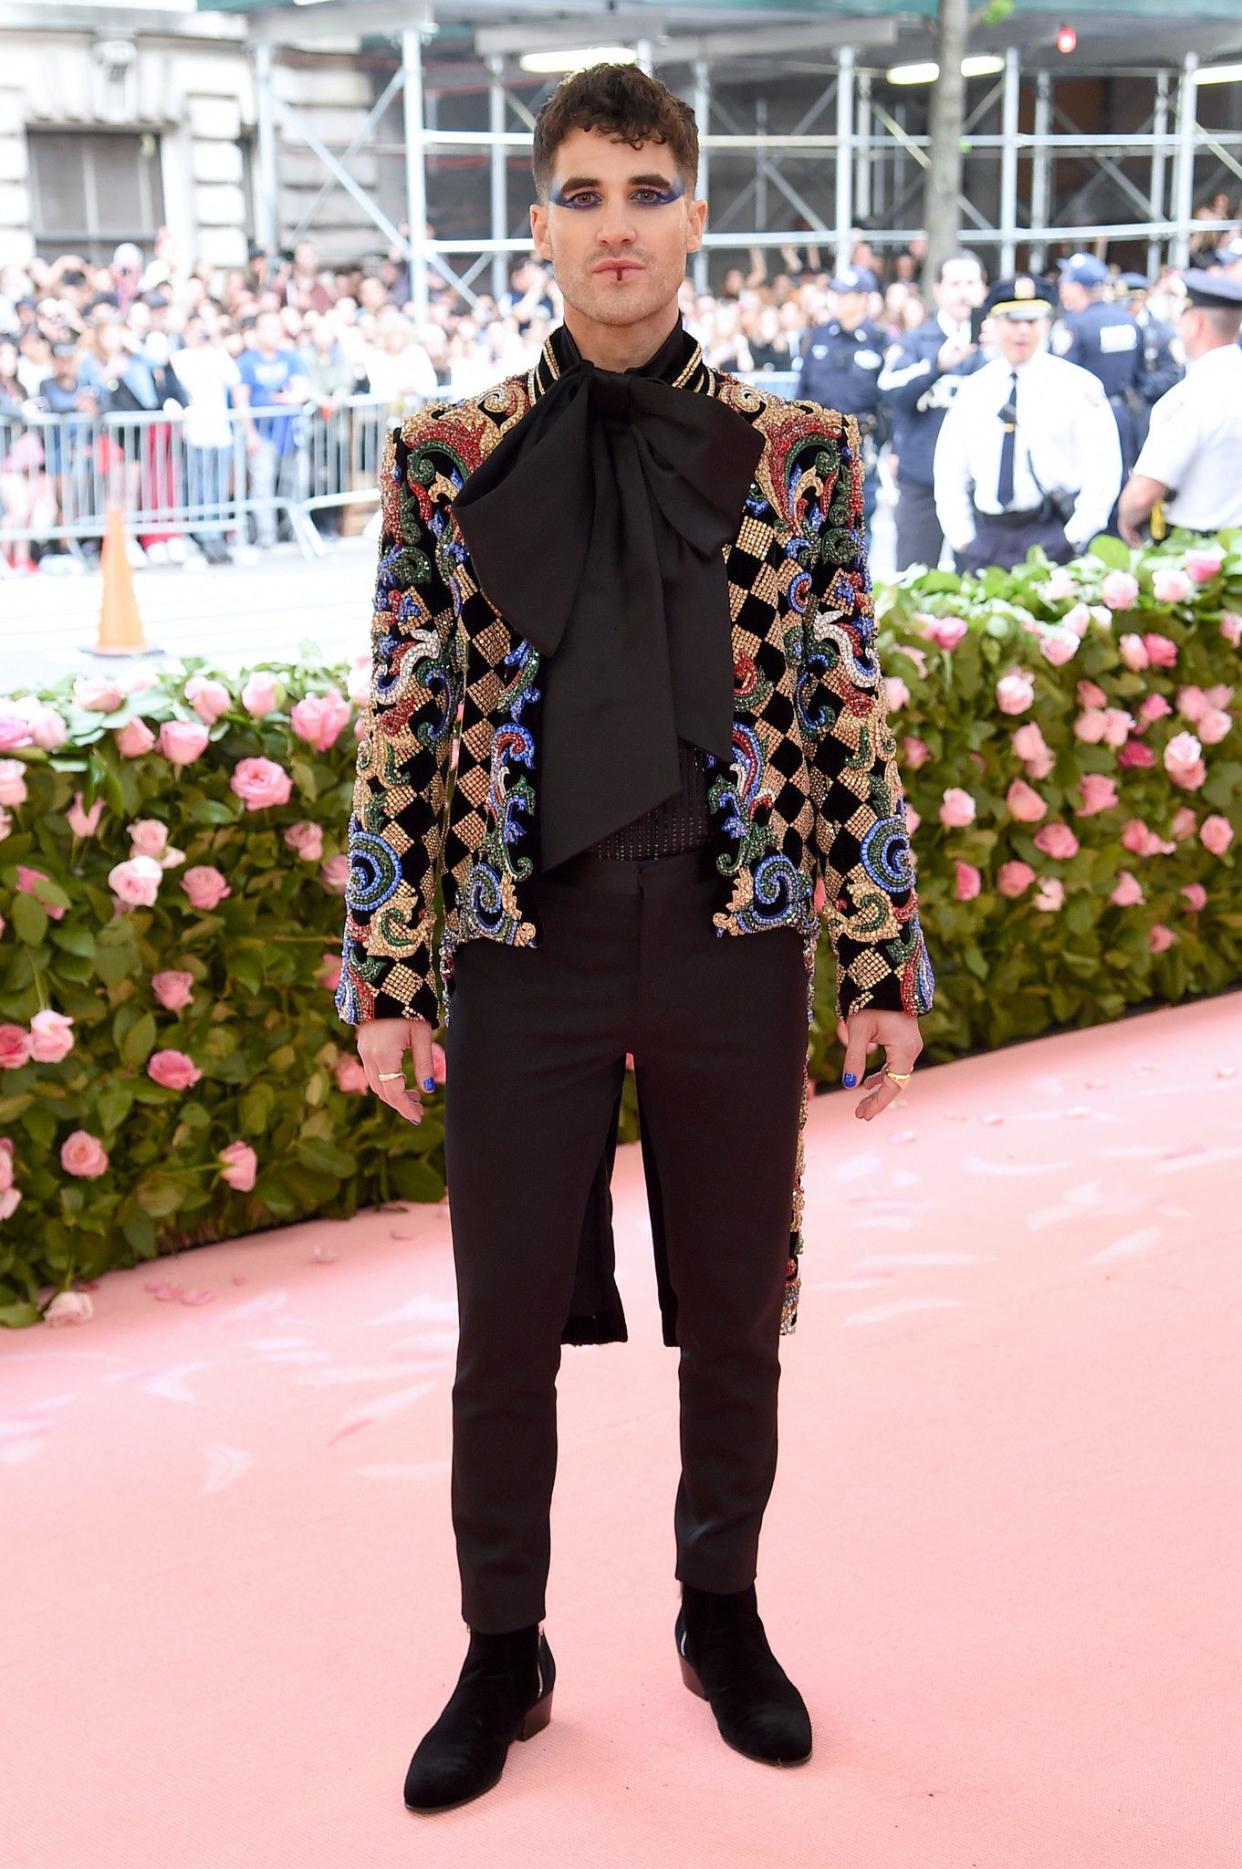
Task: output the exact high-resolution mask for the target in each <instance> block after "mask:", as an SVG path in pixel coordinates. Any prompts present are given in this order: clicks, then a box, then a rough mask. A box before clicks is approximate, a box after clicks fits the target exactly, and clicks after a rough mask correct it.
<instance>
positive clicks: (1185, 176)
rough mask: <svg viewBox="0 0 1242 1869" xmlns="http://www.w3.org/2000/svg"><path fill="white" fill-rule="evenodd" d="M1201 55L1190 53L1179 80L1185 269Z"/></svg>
mask: <svg viewBox="0 0 1242 1869" xmlns="http://www.w3.org/2000/svg"><path fill="white" fill-rule="evenodd" d="M1198 69H1199V55H1198V53H1197V52H1187V54H1186V56H1185V58H1184V60H1183V61H1182V69H1181V75H1180V76H1179V78H1178V81H1177V166H1176V168H1175V170H1174V173H1173V197H1174V199H1173V219H1174V220H1175V221H1176V223H1177V232H1176V234H1175V235H1174V236H1173V264H1174V265H1175V266H1185V265H1186V263H1187V261H1188V260H1189V258H1190V225H1191V221H1192V219H1193V217H1194V209H1195V90H1196V85H1195V73H1196V72H1197V71H1198Z"/></svg>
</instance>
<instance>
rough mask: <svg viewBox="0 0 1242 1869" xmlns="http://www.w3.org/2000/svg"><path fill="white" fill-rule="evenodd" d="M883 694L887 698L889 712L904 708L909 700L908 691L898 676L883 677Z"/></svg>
mask: <svg viewBox="0 0 1242 1869" xmlns="http://www.w3.org/2000/svg"><path fill="white" fill-rule="evenodd" d="M884 692H885V695H886V696H887V697H888V705H889V708H890V710H896V709H897V708H899V707H904V706H905V705H906V703H907V702H908V701H909V699H910V690H909V689H908V688H907V687H906V684H905V682H904V681H903V680H902V679H901V676H900V675H886V676H885V677H884Z"/></svg>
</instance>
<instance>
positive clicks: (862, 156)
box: [854, 71, 874, 223]
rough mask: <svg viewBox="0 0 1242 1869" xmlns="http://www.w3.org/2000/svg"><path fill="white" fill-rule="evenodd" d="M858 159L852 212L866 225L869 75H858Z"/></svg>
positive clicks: (869, 159)
mask: <svg viewBox="0 0 1242 1869" xmlns="http://www.w3.org/2000/svg"><path fill="white" fill-rule="evenodd" d="M857 146H858V159H857V161H856V163H855V165H854V212H855V214H856V215H857V216H858V218H859V220H860V221H862V222H863V223H866V222H867V221H869V220H870V219H871V164H872V161H873V160H874V158H873V156H872V153H871V73H870V72H869V71H861V72H859V74H858V138H857Z"/></svg>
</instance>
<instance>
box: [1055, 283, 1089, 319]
mask: <svg viewBox="0 0 1242 1869" xmlns="http://www.w3.org/2000/svg"><path fill="white" fill-rule="evenodd" d="M1058 290H1059V292H1060V294H1061V303H1062V305H1064V307H1065V309H1066V311H1068V312H1079V311H1081V310H1082V309H1083V307H1084V306H1085V305H1086V304H1087V303H1088V302H1089V300H1090V297H1091V294H1090V293H1089V292H1088V291H1087V288H1086V286H1080V285H1079V283H1078V281H1077V280H1076V279H1066V278H1062V280H1061V283H1060V286H1059V287H1058Z"/></svg>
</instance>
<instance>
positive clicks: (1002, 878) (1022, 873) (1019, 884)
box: [996, 861, 1035, 901]
mask: <svg viewBox="0 0 1242 1869" xmlns="http://www.w3.org/2000/svg"><path fill="white" fill-rule="evenodd" d="M1034 881H1035V872H1034V870H1033V869H1032V868H1031V866H1030V864H1029V863H1019V862H1017V861H1014V862H1012V863H1002V864H1001V866H1000V868H999V869H998V870H997V872H996V887H997V888H998V889H999V891H1000V893H1001V894H1002V895H1003V896H1008V897H1009V899H1010V900H1011V901H1013V900H1014V899H1015V898H1016V897H1017V896H1020V895H1022V894H1023V893H1024V892H1025V891H1026V890H1027V889H1029V888H1030V886H1031V884H1032V883H1033V882H1034Z"/></svg>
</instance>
